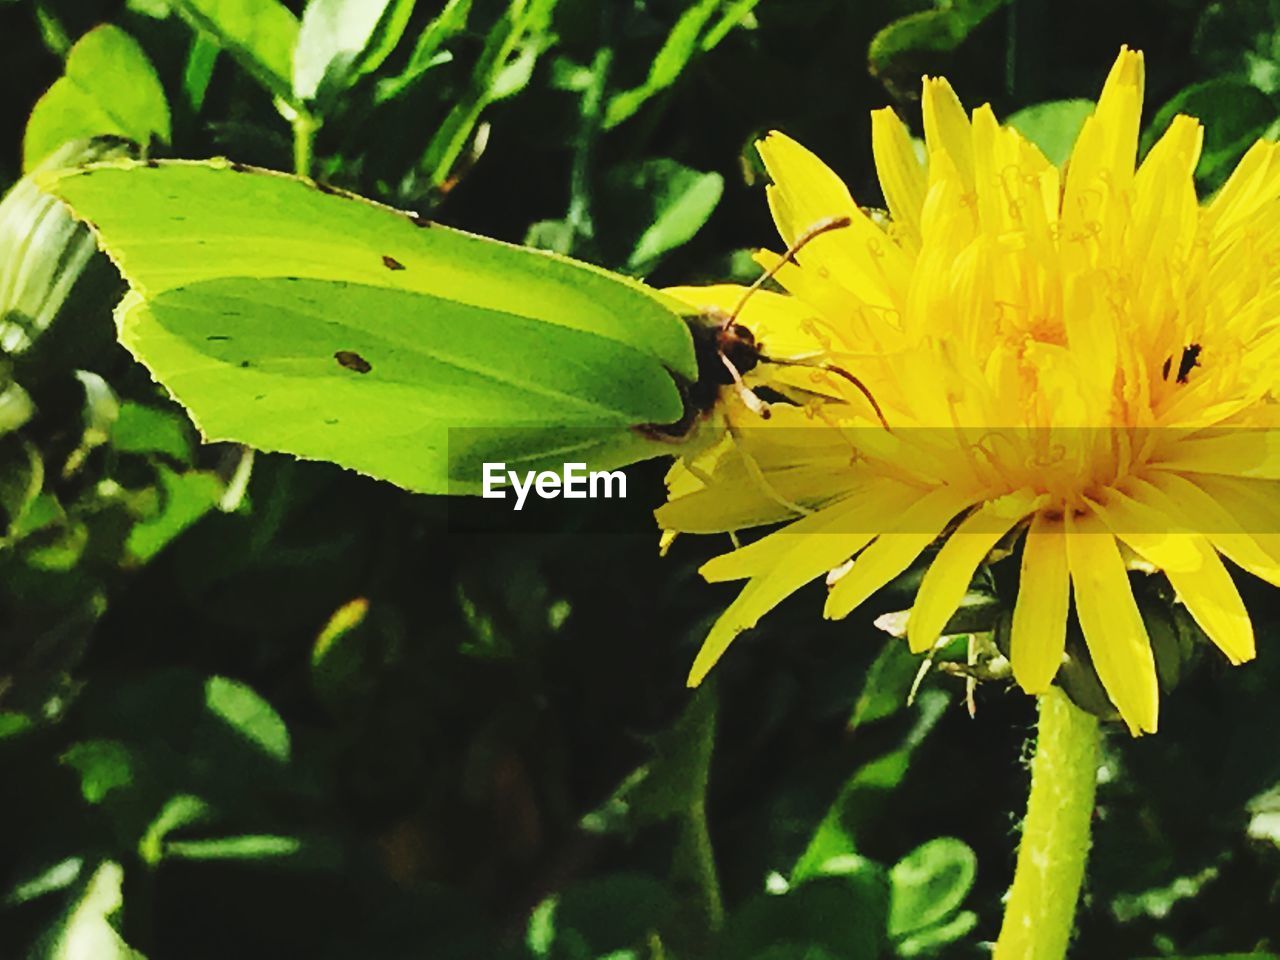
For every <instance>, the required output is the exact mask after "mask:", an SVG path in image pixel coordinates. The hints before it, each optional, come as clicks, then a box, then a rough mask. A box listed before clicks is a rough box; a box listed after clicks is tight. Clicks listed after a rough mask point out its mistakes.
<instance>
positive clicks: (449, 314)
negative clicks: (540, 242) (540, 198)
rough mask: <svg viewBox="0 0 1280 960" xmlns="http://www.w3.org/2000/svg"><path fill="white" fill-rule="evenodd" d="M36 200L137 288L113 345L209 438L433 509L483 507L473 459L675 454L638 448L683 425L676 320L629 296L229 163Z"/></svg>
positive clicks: (118, 176) (509, 250)
mask: <svg viewBox="0 0 1280 960" xmlns="http://www.w3.org/2000/svg"><path fill="white" fill-rule="evenodd" d="M49 189H51V190H52V191H53V192H54V193H56V194H57V195H59V196H60V197H62V198H63V199H65V200H66V201H67V202H68V203H69V204H70V205H71V207H72V208H73V210H74V211H75V212H76V213H77V215H79V216H81V217H83V218H85V219H87V220H90V221H92V222H93V223H94V224H95V225H96V228H97V230H98V236H99V238H100V240H101V242H102V244H103V246H104V247H105V249H106V250H107V252H108V253H109V254H110V255H111V256H112V259H113V260H114V261H115V262H116V264H117V265H118V266H119V267H120V269H121V271H122V272H123V273H124V274H125V277H126V278H127V279H128V280H129V282H130V284H131V285H132V286H133V290H132V291H131V292H130V293H129V295H128V296H127V297H126V298H125V301H124V302H123V303H122V304H121V305H120V307H119V308H118V310H117V318H118V322H119V325H120V336H121V340H122V341H123V343H124V344H125V346H126V347H128V348H129V349H130V350H131V351H132V352H133V353H134V355H135V356H136V357H138V359H140V360H141V361H142V362H143V363H145V364H146V365H147V366H148V367H149V368H150V369H151V371H152V373H153V374H154V375H155V376H156V377H157V379H159V380H160V382H161V383H163V384H164V385H165V386H166V387H167V388H168V389H169V391H170V392H171V393H172V394H173V395H174V396H175V397H176V398H177V399H178V400H179V401H180V402H181V403H182V404H183V405H184V406H186V407H187V409H188V410H189V411H190V412H191V415H192V417H193V419H194V420H195V422H196V423H197V425H198V426H199V428H200V429H201V431H202V432H203V434H204V435H205V437H206V438H207V439H210V440H216V439H227V440H237V441H240V442H243V443H248V444H252V445H254V446H257V447H260V448H262V449H266V450H278V451H285V452H289V453H294V454H297V455H299V456H303V457H308V458H314V459H323V460H332V461H334V462H336V463H339V464H342V465H343V466H347V467H351V468H353V469H356V470H360V471H362V472H365V473H369V474H371V475H373V476H376V477H380V478H382V479H386V480H390V481H392V482H393V483H398V484H400V485H401V486H404V487H407V488H408V489H411V490H419V491H425V492H447V491H449V490H453V491H455V492H468V491H475V490H477V489H478V488H479V485H480V482H481V474H480V470H479V466H478V462H477V461H476V459H470V460H469V459H468V458H476V457H483V458H486V459H495V457H493V456H492V454H493V453H495V452H496V453H499V454H505V453H509V454H510V456H509V457H506V456H499V457H497V458H496V459H509V460H513V461H519V460H521V459H528V460H530V461H533V462H540V458H541V462H549V460H548V458H550V457H552V456H559V457H561V459H560V460H559V461H558V462H559V463H563V462H565V460H564V459H563V457H565V456H569V455H570V454H574V455H580V454H583V453H584V452H585V453H586V454H587V456H588V457H591V458H594V460H595V461H596V462H600V463H603V462H604V461H606V460H608V459H609V457H610V456H613V457H622V458H623V459H620V460H615V461H614V463H613V465H617V463H620V462H632V461H634V460H638V459H643V458H644V457H645V456H654V455H657V454H660V453H662V452H664V451H669V447H668V446H667V445H663V444H660V443H656V442H654V441H648V440H646V439H645V438H643V437H640V436H638V435H637V434H636V433H635V432H634V431H633V430H631V427H633V426H635V425H639V424H646V423H671V422H673V421H675V420H676V419H678V418H679V416H680V413H681V406H682V405H681V400H680V396H679V393H678V390H677V388H676V384H675V381H674V380H673V379H672V376H671V373H672V372H674V373H677V374H679V375H681V376H684V377H687V378H690V379H692V377H693V376H694V375H695V367H694V358H693V348H692V341H691V338H690V335H689V331H688V328H687V326H686V325H685V323H684V322H683V321H682V319H681V313H682V312H683V311H684V310H685V309H686V308H683V307H681V306H680V305H678V304H676V303H675V302H674V301H671V300H669V299H667V298H666V297H664V296H662V295H661V294H659V293H657V292H656V291H653V290H651V289H649V288H647V287H645V286H643V285H642V284H640V283H638V282H636V281H632V280H629V279H627V278H624V277H619V276H615V275H613V274H610V273H608V272H607V271H604V270H600V269H598V268H594V267H591V266H588V265H586V264H581V263H576V262H574V261H570V260H566V259H564V258H560V257H556V256H553V255H551V254H546V253H542V252H535V251H530V250H527V249H522V248H519V247H513V246H509V245H507V244H502V243H497V242H495V241H492V240H486V239H484V238H481V237H476V236H473V235H470V234H465V233H461V232H459V231H455V230H450V229H448V228H446V227H442V226H437V225H434V224H433V225H430V226H425V227H424V226H421V225H420V224H422V223H424V221H421V220H419V219H418V218H416V217H414V216H412V215H409V214H405V213H402V212H399V211H395V210H392V209H390V208H387V207H382V206H379V205H376V204H372V203H369V202H367V201H364V200H361V199H359V198H356V197H353V196H350V195H334V194H333V193H332V192H326V191H322V190H319V189H316V188H315V187H314V186H313V185H311V184H310V183H309V182H307V181H303V180H299V179H295V178H292V177H287V176H284V175H280V174H271V173H266V172H262V171H256V172H251V171H248V170H246V169H245V168H240V167H236V168H230V167H228V166H227V165H226V164H225V163H224V164H222V165H215V164H198V163H184V162H172V163H161V164H159V165H158V166H155V167H154V168H151V167H147V166H145V165H141V164H119V165H115V164H113V165H102V166H97V167H90V168H87V169H86V170H84V171H77V172H69V173H67V174H64V175H60V176H58V177H56V178H52V179H51V181H50V184H49ZM158 238H163V242H159V243H158V242H156V241H157V239H158ZM451 428H452V433H451V432H450V430H451ZM575 431H576V432H575ZM570 458H571V459H577V456H573V457H570ZM451 460H452V461H453V462H454V463H455V464H460V466H458V467H457V469H455V470H453V471H452V473H451V471H450V461H451ZM451 479H452V480H453V483H452V484H451V482H450V481H451Z"/></svg>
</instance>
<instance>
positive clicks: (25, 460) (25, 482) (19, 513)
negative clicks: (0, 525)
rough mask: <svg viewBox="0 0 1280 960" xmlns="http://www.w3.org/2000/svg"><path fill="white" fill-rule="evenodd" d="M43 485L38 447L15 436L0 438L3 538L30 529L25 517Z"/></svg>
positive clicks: (42, 463)
mask: <svg viewBox="0 0 1280 960" xmlns="http://www.w3.org/2000/svg"><path fill="white" fill-rule="evenodd" d="M42 489H44V460H43V459H41V457H40V451H39V450H38V449H36V447H35V446H34V445H32V444H31V443H29V442H27V441H26V440H24V439H22V438H21V437H18V436H12V437H5V438H3V439H0V518H2V519H3V522H4V530H3V535H4V536H5V537H6V538H8V537H12V538H13V539H14V540H18V539H20V538H21V534H20V531H25V532H29V530H30V528H29V525H28V524H26V523H25V522H24V520H25V517H26V515H27V513H28V511H30V510H31V508H32V506H33V505H34V504H35V503H36V498H37V497H39V496H40V491H41V490H42Z"/></svg>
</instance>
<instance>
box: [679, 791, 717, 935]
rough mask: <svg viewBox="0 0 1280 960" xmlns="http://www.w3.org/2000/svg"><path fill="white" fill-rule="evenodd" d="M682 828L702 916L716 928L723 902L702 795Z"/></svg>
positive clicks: (690, 810) (691, 808) (709, 924)
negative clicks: (692, 862) (684, 831)
mask: <svg viewBox="0 0 1280 960" xmlns="http://www.w3.org/2000/svg"><path fill="white" fill-rule="evenodd" d="M685 829H686V831H687V833H686V836H687V837H688V842H689V846H690V848H691V853H692V854H693V861H694V865H695V868H696V874H697V880H698V886H699V887H700V889H701V891H702V911H703V915H704V916H705V918H706V922H707V927H708V928H709V929H710V930H712V931H716V930H719V929H720V927H721V926H722V925H723V924H724V901H723V900H722V899H721V897H720V878H719V876H718V875H717V873H716V857H715V851H713V850H712V849H711V832H710V831H709V830H708V829H707V806H706V802H705V801H704V800H703V799H702V798H699V799H698V800H697V801H696V802H695V803H694V804H693V805H692V806H691V807H690V809H689V813H688V815H687V817H686V820H685Z"/></svg>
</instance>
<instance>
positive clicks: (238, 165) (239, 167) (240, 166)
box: [227, 160, 252, 173]
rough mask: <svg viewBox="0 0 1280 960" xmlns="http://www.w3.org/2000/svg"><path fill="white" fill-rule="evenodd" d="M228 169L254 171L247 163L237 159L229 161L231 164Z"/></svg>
mask: <svg viewBox="0 0 1280 960" xmlns="http://www.w3.org/2000/svg"><path fill="white" fill-rule="evenodd" d="M227 169H228V170H231V171H232V172H233V173H250V172H252V171H251V169H250V168H249V167H248V166H247V165H246V164H243V163H239V162H238V161H235V160H232V161H231V163H229V164H228V165H227Z"/></svg>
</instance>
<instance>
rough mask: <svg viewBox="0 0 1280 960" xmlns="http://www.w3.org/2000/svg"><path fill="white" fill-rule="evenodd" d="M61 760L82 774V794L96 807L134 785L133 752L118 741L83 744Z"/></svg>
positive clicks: (135, 760) (89, 741) (135, 772)
mask: <svg viewBox="0 0 1280 960" xmlns="http://www.w3.org/2000/svg"><path fill="white" fill-rule="evenodd" d="M60 760H61V762H62V763H63V764H65V765H66V766H68V767H71V768H72V769H73V770H75V771H76V773H78V774H79V775H80V792H81V793H82V794H83V795H84V798H85V800H87V801H88V802H89V803H93V804H98V803H101V802H102V801H103V800H105V799H106V797H107V795H108V794H110V793H111V792H112V791H114V790H120V789H123V788H125V787H128V786H131V785H132V784H133V782H134V780H135V778H136V776H137V772H138V760H137V757H136V755H135V752H134V750H133V749H132V748H131V747H129V746H127V745H126V744H124V743H121V742H120V741H118V740H85V741H82V742H81V743H77V744H74V745H72V746H71V747H69V748H68V749H67V751H66V752H65V753H63V754H62V757H61V758H60Z"/></svg>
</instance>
